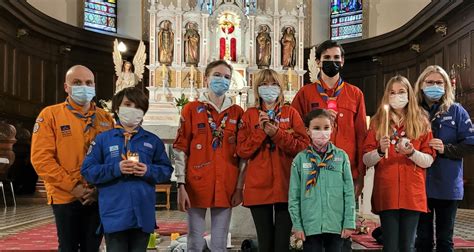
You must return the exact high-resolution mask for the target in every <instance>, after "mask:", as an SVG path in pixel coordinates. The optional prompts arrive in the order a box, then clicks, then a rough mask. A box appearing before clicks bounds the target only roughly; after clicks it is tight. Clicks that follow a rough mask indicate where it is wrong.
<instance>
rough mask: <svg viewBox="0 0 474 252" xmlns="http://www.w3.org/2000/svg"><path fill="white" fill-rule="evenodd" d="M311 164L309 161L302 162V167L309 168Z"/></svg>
mask: <svg viewBox="0 0 474 252" xmlns="http://www.w3.org/2000/svg"><path fill="white" fill-rule="evenodd" d="M312 165H313V164H311V163H303V169H309V168H311V167H312Z"/></svg>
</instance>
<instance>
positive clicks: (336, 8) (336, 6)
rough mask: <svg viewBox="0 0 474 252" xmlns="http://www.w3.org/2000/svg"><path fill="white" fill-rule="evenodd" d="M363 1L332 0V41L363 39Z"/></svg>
mask: <svg viewBox="0 0 474 252" xmlns="http://www.w3.org/2000/svg"><path fill="white" fill-rule="evenodd" d="M362 9H363V8H362V0H331V39H333V40H339V39H349V38H360V37H362V18H363V15H362Z"/></svg>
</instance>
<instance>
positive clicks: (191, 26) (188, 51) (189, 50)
mask: <svg viewBox="0 0 474 252" xmlns="http://www.w3.org/2000/svg"><path fill="white" fill-rule="evenodd" d="M199 40H200V36H199V33H198V30H197V29H196V24H195V23H187V24H186V33H185V34H184V62H185V63H186V64H189V65H195V66H197V64H198V63H199Z"/></svg>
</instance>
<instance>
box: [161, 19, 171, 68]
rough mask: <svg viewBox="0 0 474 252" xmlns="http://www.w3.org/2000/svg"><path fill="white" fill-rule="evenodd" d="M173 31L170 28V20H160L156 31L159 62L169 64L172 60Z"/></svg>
mask: <svg viewBox="0 0 474 252" xmlns="http://www.w3.org/2000/svg"><path fill="white" fill-rule="evenodd" d="M173 50H174V33H173V31H172V30H171V22H170V21H169V20H165V21H163V22H161V25H160V31H159V32H158V60H159V61H160V63H161V64H165V65H168V66H169V65H171V62H173Z"/></svg>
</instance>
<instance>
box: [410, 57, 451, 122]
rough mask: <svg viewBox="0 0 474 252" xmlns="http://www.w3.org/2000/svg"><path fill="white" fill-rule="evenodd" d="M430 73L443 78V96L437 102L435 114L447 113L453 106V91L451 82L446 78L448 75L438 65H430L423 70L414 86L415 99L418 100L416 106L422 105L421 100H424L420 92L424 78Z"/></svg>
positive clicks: (421, 91)
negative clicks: (437, 108) (437, 107)
mask: <svg viewBox="0 0 474 252" xmlns="http://www.w3.org/2000/svg"><path fill="white" fill-rule="evenodd" d="M432 73H439V74H440V75H441V76H442V77H443V81H444V95H443V96H442V97H441V99H440V100H439V102H440V106H439V110H438V112H437V114H443V113H446V112H448V110H449V108H450V107H451V105H453V104H454V90H453V86H452V84H451V80H450V78H449V76H448V73H446V71H444V69H443V68H442V67H440V66H438V65H432V66H428V67H427V68H425V70H423V72H422V73H421V74H420V76H419V77H418V80H417V81H416V84H415V94H416V99H417V100H418V104H422V103H423V100H424V94H423V90H422V87H423V82H424V81H425V79H426V77H428V75H430V74H432Z"/></svg>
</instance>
